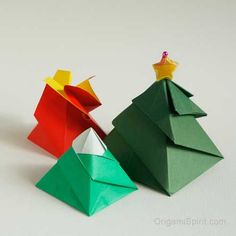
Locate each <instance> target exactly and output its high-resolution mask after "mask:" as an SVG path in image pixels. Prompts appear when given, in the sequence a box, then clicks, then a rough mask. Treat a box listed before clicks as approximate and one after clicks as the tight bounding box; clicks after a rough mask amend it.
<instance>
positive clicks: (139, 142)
mask: <svg viewBox="0 0 236 236" xmlns="http://www.w3.org/2000/svg"><path fill="white" fill-rule="evenodd" d="M176 65H177V64H176V63H175V62H174V61H172V60H170V59H169V58H168V54H167V52H164V53H163V57H162V59H161V61H160V62H159V63H157V64H154V65H153V67H154V69H155V71H156V73H157V80H158V81H156V82H154V83H153V84H152V85H151V87H149V88H148V89H147V90H146V91H145V92H143V93H142V94H141V95H139V96H138V97H136V98H134V99H133V100H132V104H131V105H130V106H129V107H128V108H126V109H125V110H124V111H123V112H122V113H121V114H119V115H118V116H117V117H116V118H115V119H114V120H113V125H114V129H113V130H112V131H111V133H110V134H109V135H108V136H107V137H106V139H105V143H106V144H107V146H108V148H109V149H110V151H111V152H112V153H113V154H114V155H115V156H116V158H117V159H118V161H119V162H120V163H121V165H122V167H123V168H124V170H125V171H126V172H127V173H128V175H129V176H130V177H131V179H133V180H136V181H138V182H140V183H142V184H144V185H147V186H149V187H152V188H155V189H159V190H163V191H164V192H165V193H167V194H168V195H171V194H174V193H175V192H177V191H178V190H179V189H181V188H182V187H184V186H185V185H186V184H188V183H189V182H191V181H192V180H194V179H195V178H196V177H198V176H199V175H201V174H202V173H203V172H205V171H206V170H207V169H209V168H210V167H212V166H213V165H214V164H216V163H217V162H218V161H220V160H221V159H222V158H223V157H222V154H221V153H220V152H219V150H218V149H217V148H216V146H215V145H214V143H213V142H212V141H211V140H210V138H209V137H208V135H207V134H206V133H205V131H204V130H203V129H202V127H201V126H200V125H199V123H198V122H197V120H196V118H198V117H202V116H206V113H205V112H204V111H202V110H201V109H200V108H199V107H198V106H197V105H196V104H195V103H193V102H192V101H191V100H190V97H191V96H193V95H192V94H191V93H189V92H188V91H186V90H185V89H183V88H181V87H180V86H179V85H177V84H175V83H174V82H172V81H171V79H172V72H173V71H174V70H175V68H176Z"/></svg>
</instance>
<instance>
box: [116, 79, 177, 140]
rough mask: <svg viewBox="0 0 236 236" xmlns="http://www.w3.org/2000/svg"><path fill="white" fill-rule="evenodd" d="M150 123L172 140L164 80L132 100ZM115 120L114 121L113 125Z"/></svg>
mask: <svg viewBox="0 0 236 236" xmlns="http://www.w3.org/2000/svg"><path fill="white" fill-rule="evenodd" d="M132 102H133V104H134V105H135V106H137V107H138V108H139V109H140V110H141V111H142V112H143V113H145V114H146V115H147V116H148V117H149V118H150V119H151V121H152V122H154V123H155V124H156V125H158V126H159V128H160V129H161V130H162V131H163V132H164V133H165V134H166V135H167V136H168V137H169V138H170V139H173V134H172V130H171V124H170V120H169V114H170V109H169V104H168V94H167V86H166V80H161V81H160V82H155V83H153V84H152V85H151V87H149V88H148V89H147V90H146V91H145V92H143V93H142V94H141V95H139V96H138V97H136V98H134V99H133V100H132ZM115 120H116V118H115V119H114V122H113V123H115V122H116V121H115Z"/></svg>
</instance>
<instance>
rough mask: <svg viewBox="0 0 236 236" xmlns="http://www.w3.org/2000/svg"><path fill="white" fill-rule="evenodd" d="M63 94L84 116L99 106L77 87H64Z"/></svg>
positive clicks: (98, 103)
mask: <svg viewBox="0 0 236 236" xmlns="http://www.w3.org/2000/svg"><path fill="white" fill-rule="evenodd" d="M64 92H65V94H66V95H67V98H68V99H69V100H70V101H71V102H72V103H73V104H74V105H76V106H77V107H78V108H79V109H80V108H82V109H80V110H81V111H82V112H84V113H86V114H87V113H88V112H90V111H92V110H93V109H95V108H97V107H98V106H100V105H101V103H100V102H99V101H98V100H97V99H96V98H95V97H93V96H92V95H91V94H90V93H88V92H87V91H85V90H83V89H81V88H79V87H76V86H71V85H66V86H65V87H64Z"/></svg>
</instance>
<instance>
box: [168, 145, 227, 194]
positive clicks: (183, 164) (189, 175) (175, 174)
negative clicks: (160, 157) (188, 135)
mask: <svg viewBox="0 0 236 236" xmlns="http://www.w3.org/2000/svg"><path fill="white" fill-rule="evenodd" d="M167 158H168V173H169V189H168V192H169V194H173V193H175V192H177V191H178V190H179V189H181V188H182V187H183V186H185V185H186V184H188V183H190V182H191V181H193V180H194V179H196V178H197V177H198V176H199V175H201V174H202V173H203V172H205V171H206V170H208V169H209V168H211V167H212V166H213V165H215V164H216V163H217V162H218V161H220V160H221V159H222V158H220V157H216V156H212V155H208V154H206V153H202V152H196V151H193V150H190V149H185V148H182V149H181V148H177V147H176V146H174V145H169V146H168V148H167Z"/></svg>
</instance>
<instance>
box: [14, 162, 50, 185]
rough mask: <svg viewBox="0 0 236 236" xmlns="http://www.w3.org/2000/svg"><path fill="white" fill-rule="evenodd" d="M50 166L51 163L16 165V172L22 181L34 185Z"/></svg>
mask: <svg viewBox="0 0 236 236" xmlns="http://www.w3.org/2000/svg"><path fill="white" fill-rule="evenodd" d="M51 167H52V165H50V164H49V165H25V166H17V168H16V170H15V171H16V172H18V174H19V176H21V178H22V179H23V180H24V181H27V182H29V183H30V184H33V185H35V184H36V183H37V182H38V181H39V180H40V179H41V178H42V177H43V176H44V175H45V174H46V173H47V172H48V171H49V170H50V168H51Z"/></svg>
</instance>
